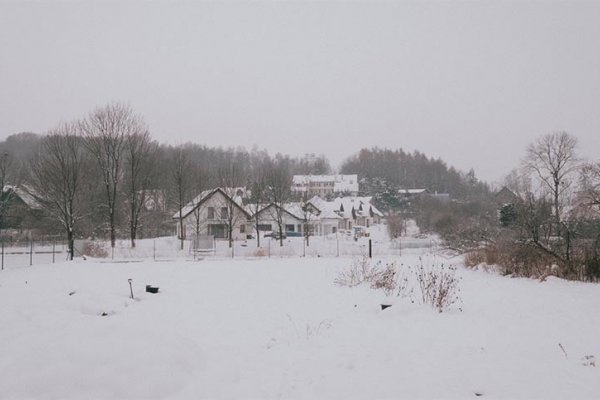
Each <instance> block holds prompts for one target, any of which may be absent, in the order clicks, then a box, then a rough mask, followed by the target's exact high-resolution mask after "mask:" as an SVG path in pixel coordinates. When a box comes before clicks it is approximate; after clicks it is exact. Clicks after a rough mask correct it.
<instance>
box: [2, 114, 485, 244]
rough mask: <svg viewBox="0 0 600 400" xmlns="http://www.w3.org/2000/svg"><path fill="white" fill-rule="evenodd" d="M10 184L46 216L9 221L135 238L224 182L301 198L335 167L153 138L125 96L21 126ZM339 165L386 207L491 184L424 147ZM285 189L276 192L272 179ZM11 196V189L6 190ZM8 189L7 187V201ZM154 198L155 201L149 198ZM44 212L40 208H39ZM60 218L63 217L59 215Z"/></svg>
mask: <svg viewBox="0 0 600 400" xmlns="http://www.w3.org/2000/svg"><path fill="white" fill-rule="evenodd" d="M0 155H1V160H0V161H1V162H0V167H1V168H0V179H1V182H0V183H2V187H5V186H7V185H9V186H11V185H12V186H22V187H24V188H30V189H31V192H32V193H34V194H36V195H37V196H38V197H39V198H37V200H38V202H39V203H40V204H41V205H42V206H44V208H45V209H46V211H48V212H47V213H45V218H41V217H40V218H35V219H34V220H32V221H29V222H30V225H29V226H23V219H22V218H21V219H19V218H15V216H11V215H9V214H10V213H8V214H7V212H3V209H5V208H6V207H2V208H0V224H1V225H2V228H16V227H17V225H19V224H20V226H19V227H20V228H21V229H23V228H25V229H28V230H31V229H37V230H38V231H41V232H43V233H46V234H49V233H56V234H61V233H62V232H67V235H72V236H73V237H91V238H110V239H111V241H112V242H114V240H115V239H116V238H119V237H120V238H126V237H129V238H131V239H132V245H134V243H135V242H134V240H135V238H137V237H148V236H158V235H165V234H171V233H172V232H173V226H174V222H173V219H172V216H173V214H174V213H175V212H176V211H177V210H178V209H180V208H181V207H182V206H183V205H185V204H187V203H188V202H190V201H191V200H193V199H194V198H195V197H196V196H197V195H198V194H199V193H200V192H202V191H203V190H207V189H210V188H214V187H217V186H221V187H242V186H244V187H247V188H249V189H252V190H251V192H252V193H253V197H259V198H253V199H251V201H254V202H263V203H265V202H273V201H277V202H284V201H290V200H302V199H294V198H293V195H292V193H291V191H290V190H289V188H290V187H291V180H292V175H294V174H303V175H308V174H313V175H320V174H331V173H334V172H336V171H334V170H333V168H332V166H331V165H330V163H329V161H328V160H327V158H326V157H325V156H323V155H307V156H304V157H291V156H288V155H283V154H275V155H270V154H269V153H268V152H267V151H265V150H261V149H259V148H253V149H251V150H247V149H245V148H242V147H239V148H214V147H208V146H205V145H202V144H198V143H185V144H181V145H179V146H172V145H167V144H161V143H158V142H157V141H155V140H154V139H153V138H152V135H151V133H150V129H149V127H148V126H147V125H146V123H145V122H144V119H143V117H142V116H140V115H137V114H135V112H134V111H133V110H132V109H131V108H130V107H128V106H126V105H123V104H118V103H116V104H109V105H107V106H104V107H99V108H98V109H96V110H93V111H91V112H90V113H89V114H88V115H86V116H83V117H82V118H81V119H79V120H77V121H71V122H67V123H62V124H59V125H58V126H56V127H54V128H52V129H50V130H49V131H48V132H46V133H45V134H35V133H19V134H15V135H11V136H9V137H7V138H6V140H5V141H3V142H1V143H0ZM340 172H341V173H348V174H358V176H359V178H360V183H361V194H363V195H372V196H374V197H375V203H376V204H377V205H378V206H379V207H381V208H382V209H383V210H385V211H387V212H392V211H393V210H394V207H396V206H398V201H397V196H396V194H397V189H399V188H401V187H427V188H430V189H431V190H435V191H440V192H449V193H451V194H453V195H454V196H456V197H457V198H463V197H465V196H467V195H468V194H472V193H474V192H475V190H474V189H475V188H477V190H480V191H481V190H483V191H484V192H485V191H486V190H487V186H485V185H484V184H481V183H479V182H477V180H476V179H475V177H474V173H473V171H471V172H470V173H467V174H463V173H460V172H458V171H456V170H455V169H454V168H452V167H447V166H446V165H445V164H444V162H442V161H441V160H439V159H437V160H436V159H429V158H427V157H426V156H425V155H423V154H421V153H418V152H415V153H405V152H404V151H402V150H397V151H390V150H380V149H371V150H369V149H364V150H361V151H360V152H359V153H358V154H356V155H353V156H351V157H349V158H348V159H347V161H346V162H344V164H343V165H342V167H341V171H340ZM276 185H277V186H280V187H281V188H285V187H287V188H288V189H287V190H285V189H281V190H280V192H286V193H278V194H274V193H273V190H270V191H267V190H264V188H265V187H269V188H271V189H272V188H274V187H275V186H276ZM8 194H10V192H8ZM9 200H10V198H9V196H8V195H7V194H4V195H3V201H2V202H0V203H2V204H4V205H7V204H8V203H9ZM149 205H150V206H149ZM40 215H41V214H40ZM57 221H58V222H59V223H60V224H56V222H57Z"/></svg>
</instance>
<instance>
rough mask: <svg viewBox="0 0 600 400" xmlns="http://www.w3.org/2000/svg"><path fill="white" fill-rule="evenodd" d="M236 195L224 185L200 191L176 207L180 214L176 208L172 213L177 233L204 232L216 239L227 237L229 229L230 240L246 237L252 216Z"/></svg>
mask: <svg viewBox="0 0 600 400" xmlns="http://www.w3.org/2000/svg"><path fill="white" fill-rule="evenodd" d="M228 192H231V193H232V194H233V195H230V194H228ZM236 194H237V192H235V191H231V190H228V189H226V188H225V189H223V188H216V189H210V190H205V191H203V192H202V193H200V194H199V195H198V196H196V197H195V198H194V199H193V200H192V201H190V202H189V203H188V204H186V205H185V206H184V207H183V208H182V209H181V210H180V211H181V214H180V211H177V212H176V213H175V214H174V215H173V219H174V220H176V221H177V236H178V237H179V238H184V239H185V238H192V237H193V236H194V235H202V236H204V235H208V236H214V237H215V238H216V239H229V232H230V230H231V236H232V239H233V240H241V239H246V238H247V237H248V235H249V234H251V233H252V221H251V217H252V216H251V215H250V214H249V213H248V211H246V209H245V208H244V207H243V206H242V202H241V199H240V198H239V197H238V196H236ZM180 217H181V219H182V221H181V222H180ZM230 228H231V229H230Z"/></svg>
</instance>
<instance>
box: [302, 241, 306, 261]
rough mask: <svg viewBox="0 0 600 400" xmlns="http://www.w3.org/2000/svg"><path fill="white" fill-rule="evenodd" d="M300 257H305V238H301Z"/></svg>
mask: <svg viewBox="0 0 600 400" xmlns="http://www.w3.org/2000/svg"><path fill="white" fill-rule="evenodd" d="M302 257H306V238H304V237H303V238H302Z"/></svg>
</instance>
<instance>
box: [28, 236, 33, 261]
mask: <svg viewBox="0 0 600 400" xmlns="http://www.w3.org/2000/svg"><path fill="white" fill-rule="evenodd" d="M32 265H33V239H31V242H30V244H29V266H30V267H31V266H32Z"/></svg>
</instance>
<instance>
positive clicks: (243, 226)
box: [240, 225, 246, 233]
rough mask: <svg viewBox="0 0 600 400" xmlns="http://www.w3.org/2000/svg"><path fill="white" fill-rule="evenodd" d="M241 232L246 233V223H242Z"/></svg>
mask: <svg viewBox="0 0 600 400" xmlns="http://www.w3.org/2000/svg"><path fill="white" fill-rule="evenodd" d="M240 233H246V225H240Z"/></svg>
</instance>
